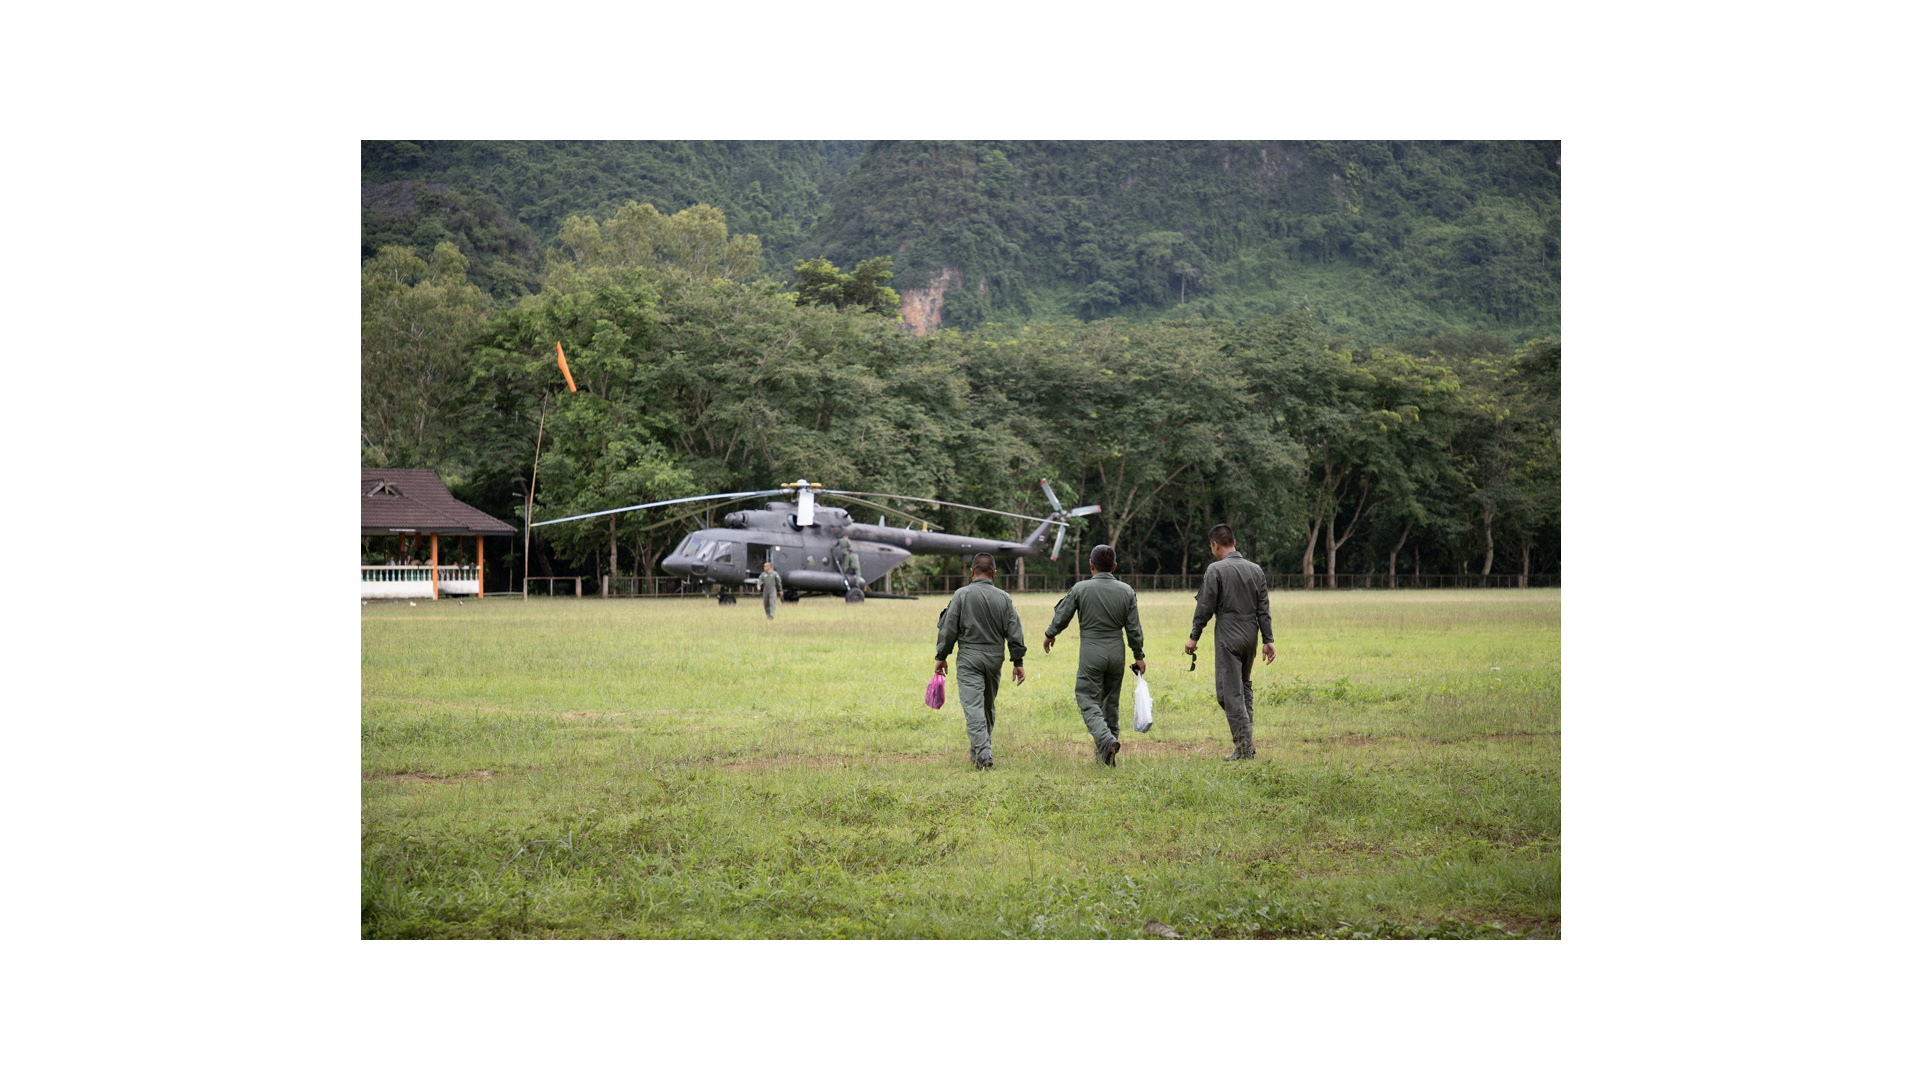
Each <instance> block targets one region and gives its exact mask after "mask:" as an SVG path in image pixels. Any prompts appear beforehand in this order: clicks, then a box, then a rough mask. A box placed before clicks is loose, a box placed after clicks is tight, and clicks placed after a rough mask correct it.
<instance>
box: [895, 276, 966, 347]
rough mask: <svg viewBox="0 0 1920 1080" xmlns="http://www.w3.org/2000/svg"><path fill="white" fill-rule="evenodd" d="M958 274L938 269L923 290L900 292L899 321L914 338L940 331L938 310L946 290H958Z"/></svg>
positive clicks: (944, 298) (904, 290)
mask: <svg viewBox="0 0 1920 1080" xmlns="http://www.w3.org/2000/svg"><path fill="white" fill-rule="evenodd" d="M960 284H961V277H960V272H959V271H957V270H955V269H953V268H952V267H950V266H943V267H941V268H940V272H939V273H938V274H935V275H933V277H932V278H931V279H930V280H929V281H928V282H927V287H926V288H924V289H902V290H900V321H901V322H903V323H905V324H906V327H907V332H908V333H910V334H912V335H913V336H914V337H925V336H926V335H928V334H931V333H933V332H934V331H935V330H938V329H940V308H941V305H942V304H943V303H944V302H945V301H946V298H947V289H949V288H956V289H957V288H959V287H960Z"/></svg>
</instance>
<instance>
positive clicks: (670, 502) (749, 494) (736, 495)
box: [527, 490, 787, 529]
mask: <svg viewBox="0 0 1920 1080" xmlns="http://www.w3.org/2000/svg"><path fill="white" fill-rule="evenodd" d="M785 494H787V493H786V492H784V491H779V490H774V491H731V492H728V493H726V494H724V495H689V496H687V497H686V498H684V499H661V500H660V501H658V502H649V503H635V504H634V505H632V506H622V507H619V508H618V509H614V510H596V511H594V512H593V513H591V514H575V515H573V516H572V517H563V518H554V519H552V520H550V521H536V522H534V523H533V524H531V525H529V526H527V527H528V528H530V529H537V528H539V527H540V526H542V525H558V524H560V523H561V522H563V521H584V520H586V519H587V518H596V517H606V516H607V515H608V514H624V513H626V512H627V511H629V510H647V509H651V508H652V507H655V506H676V505H678V504H680V503H690V502H705V501H707V500H710V499H752V498H757V497H759V496H762V495H785Z"/></svg>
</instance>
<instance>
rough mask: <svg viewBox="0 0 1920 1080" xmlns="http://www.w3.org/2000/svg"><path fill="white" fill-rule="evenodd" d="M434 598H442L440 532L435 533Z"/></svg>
mask: <svg viewBox="0 0 1920 1080" xmlns="http://www.w3.org/2000/svg"><path fill="white" fill-rule="evenodd" d="M432 536H433V575H432V576H433V598H434V599H435V600H438V599H440V534H439V533H433V534H432Z"/></svg>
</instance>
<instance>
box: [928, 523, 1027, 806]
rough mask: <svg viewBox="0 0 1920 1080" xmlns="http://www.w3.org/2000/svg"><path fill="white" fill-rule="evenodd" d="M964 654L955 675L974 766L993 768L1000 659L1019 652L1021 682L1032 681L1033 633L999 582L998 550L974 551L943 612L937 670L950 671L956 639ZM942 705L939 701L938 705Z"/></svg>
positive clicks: (1016, 668)
mask: <svg viewBox="0 0 1920 1080" xmlns="http://www.w3.org/2000/svg"><path fill="white" fill-rule="evenodd" d="M956 644H957V645H958V646H959V647H960V656H959V658H958V660H957V662H956V663H955V665H954V667H955V670H954V677H955V678H957V679H958V680H959V681H960V707H961V708H962V709H963V710H965V712H966V714H967V741H968V743H970V744H971V754H972V757H973V767H974V768H976V769H991V768H993V720H994V715H993V700H994V698H995V697H997V696H999V693H1000V665H1001V663H1002V661H1003V660H1005V658H1006V654H1007V653H1011V654H1012V655H1013V682H1014V685H1015V686H1018V685H1020V684H1021V683H1023V682H1026V681H1027V669H1026V668H1025V667H1023V666H1022V664H1023V663H1024V661H1025V660H1026V657H1027V639H1026V636H1025V635H1023V634H1022V633H1021V632H1020V615H1019V613H1018V612H1016V611H1014V610H1013V597H1011V596H1008V595H1007V594H1006V593H1004V592H1001V591H1000V590H999V589H997V588H995V587H994V584H993V556H991V555H988V554H986V553H984V552H983V553H981V554H979V555H975V556H974V557H973V580H972V581H970V582H968V583H967V584H965V585H963V586H961V587H960V588H959V589H958V590H957V591H955V592H954V594H953V601H952V603H949V604H948V605H947V610H946V612H945V613H944V614H942V615H941V617H940V640H939V642H938V644H937V645H936V646H935V648H934V651H933V673H934V674H935V675H945V674H946V673H947V654H948V653H950V652H952V651H953V649H954V646H955V645H956ZM933 693H934V687H933V686H928V687H927V695H928V701H927V704H929V705H932V704H933ZM935 707H936V708H937V707H938V706H935Z"/></svg>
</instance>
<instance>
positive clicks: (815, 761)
mask: <svg viewBox="0 0 1920 1080" xmlns="http://www.w3.org/2000/svg"><path fill="white" fill-rule="evenodd" d="M944 756H945V755H942V754H873V755H868V756H862V757H857V758H853V757H808V758H748V759H746V760H744V761H729V762H727V763H725V764H723V765H721V766H720V767H721V768H723V769H726V770H728V771H730V772H739V771H741V770H743V769H753V770H759V769H772V768H777V767H780V766H784V765H799V766H803V767H805V768H809V769H851V768H853V767H854V766H856V765H859V766H867V765H877V764H881V763H889V764H897V763H901V762H921V761H937V760H939V759H940V758H941V757H944ZM966 757H967V755H966V751H964V750H962V751H961V752H960V755H959V759H958V760H959V761H961V762H962V763H963V764H964V763H965V762H966Z"/></svg>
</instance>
